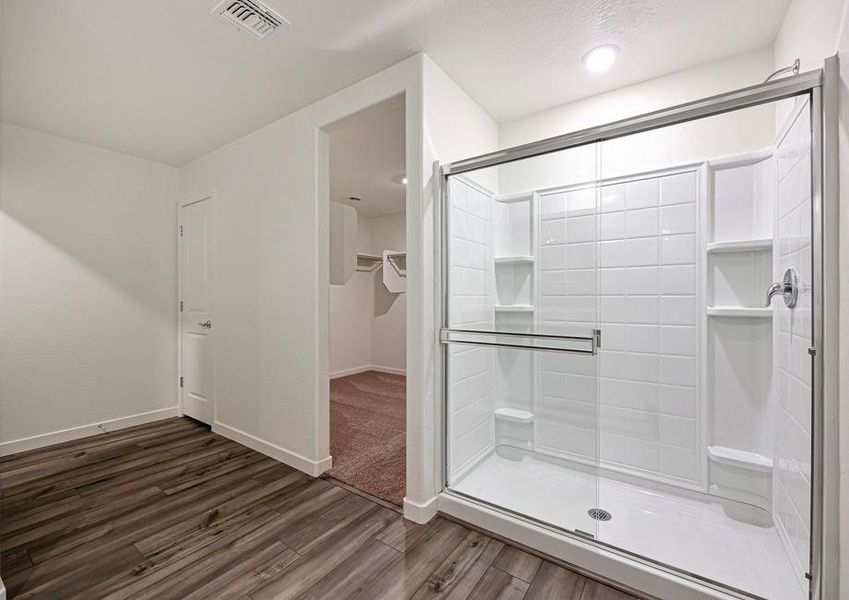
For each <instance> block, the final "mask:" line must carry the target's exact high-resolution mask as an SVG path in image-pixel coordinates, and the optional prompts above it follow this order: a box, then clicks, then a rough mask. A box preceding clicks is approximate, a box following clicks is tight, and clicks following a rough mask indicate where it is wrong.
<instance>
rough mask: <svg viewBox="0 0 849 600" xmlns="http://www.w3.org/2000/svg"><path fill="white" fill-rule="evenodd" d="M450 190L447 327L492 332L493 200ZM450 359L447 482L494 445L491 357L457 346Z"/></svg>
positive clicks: (457, 183)
mask: <svg viewBox="0 0 849 600" xmlns="http://www.w3.org/2000/svg"><path fill="white" fill-rule="evenodd" d="M449 185H450V190H449V195H450V199H451V200H450V202H451V204H450V225H449V227H450V234H449V235H450V237H449V244H450V248H449V264H450V267H449V274H448V277H449V281H448V286H449V288H448V289H449V294H450V297H449V307H448V310H449V325H450V326H451V327H455V328H464V327H465V328H476V327H484V328H487V327H492V321H493V307H494V304H495V281H494V275H493V244H492V232H493V227H492V209H493V206H492V205H493V201H492V196H491V195H490V194H487V193H485V192H484V190H482V189H481V188H479V187H477V186H475V185H473V184H471V183H469V182H467V181H465V180H464V179H462V178H459V177H452V178H451V179H450V182H449ZM448 353H449V354H448V358H449V368H448V377H449V386H450V389H449V396H448V400H449V411H450V412H449V428H450V445H451V448H450V452H449V476H450V479H451V481H455V480H456V479H457V478H458V477H459V476H461V474H462V473H463V471H464V470H465V468H467V467H468V466H469V465H470V464H471V463H473V462H474V461H475V459H476V458H478V457H479V456H481V455H483V454H484V453H485V452H486V451H487V450H488V449H489V448H491V447H492V444H493V438H494V423H493V410H494V405H493V389H492V381H493V365H494V352H493V350H492V349H490V348H477V347H473V346H459V345H455V346H449V350H448Z"/></svg>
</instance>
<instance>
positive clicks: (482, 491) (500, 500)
mask: <svg viewBox="0 0 849 600" xmlns="http://www.w3.org/2000/svg"><path fill="white" fill-rule="evenodd" d="M450 488H451V489H452V490H454V491H456V492H459V493H461V494H464V495H466V496H470V497H472V498H477V499H479V500H482V501H484V502H486V503H488V504H493V505H497V506H502V507H504V508H505V509H508V510H509V511H512V512H515V513H519V514H522V515H525V516H527V517H529V518H532V519H534V520H536V521H540V522H543V523H547V524H549V525H553V526H555V527H558V528H561V529H566V530H572V531H575V530H577V531H579V532H580V533H581V534H583V535H586V534H587V533H589V534H590V536H591V537H592V538H594V539H596V540H598V541H600V542H603V543H605V544H609V545H611V546H615V547H617V548H620V549H622V550H625V551H627V552H630V553H633V554H637V555H639V556H643V557H645V558H647V559H649V560H652V561H656V562H659V563H663V564H666V565H668V566H671V567H673V568H675V569H679V570H681V571H684V572H687V573H691V574H694V575H697V576H699V577H703V578H706V579H710V580H713V581H716V582H720V583H722V584H724V585H727V586H730V587H733V588H737V589H739V590H743V591H745V592H747V593H750V594H754V595H757V596H761V597H764V598H770V599H771V600H800V599H801V598H805V597H807V592H806V591H804V590H803V587H802V583H801V581H800V579H799V578H797V577H796V575H795V573H797V572H798V568H797V567H796V566H795V565H794V564H793V563H792V562H791V560H790V558H789V557H788V554H787V552H786V550H785V547H784V545H783V543H782V540H781V538H780V537H779V533H778V530H777V528H776V527H775V526H774V525H772V523H771V520H770V519H768V518H766V519H764V520H763V522H762V523H760V524H753V523H750V522H744V521H740V520H737V519H735V518H732V517H730V516H728V514H727V511H726V508H727V507H728V504H729V503H730V502H731V501H728V500H721V501H720V500H719V499H717V498H714V497H711V496H709V495H707V494H696V493H693V492H691V491H686V492H683V493H681V494H678V493H675V492H674V491H672V490H664V489H661V487H660V486H656V485H654V484H647V485H646V486H640V485H638V484H636V483H634V482H625V481H620V480H617V479H613V478H612V477H606V476H604V475H597V474H596V473H595V472H593V471H590V470H587V469H586V468H581V467H579V466H576V467H574V468H573V467H570V466H569V465H568V463H566V462H565V461H561V460H556V459H555V460H552V459H550V458H548V457H546V456H541V455H536V454H535V453H533V452H529V451H516V450H515V449H512V448H511V449H509V452H502V451H500V450H499V451H493V452H491V453H490V454H489V455H488V456H487V457H486V458H484V459H483V460H482V461H481V462H479V463H478V464H477V465H476V466H475V467H474V468H473V469H472V470H470V471H468V472H467V473H466V474H465V475H464V476H463V478H462V479H461V480H460V481H459V482H457V483H455V484H453V485H451V486H450ZM731 503H732V504H733V502H731ZM597 507H604V510H605V511H606V512H607V513H609V514H612V515H614V518H612V519H610V520H607V521H601V520H596V519H594V518H593V517H592V516H591V515H590V513H591V512H592V511H593V510H594V509H596V508H597Z"/></svg>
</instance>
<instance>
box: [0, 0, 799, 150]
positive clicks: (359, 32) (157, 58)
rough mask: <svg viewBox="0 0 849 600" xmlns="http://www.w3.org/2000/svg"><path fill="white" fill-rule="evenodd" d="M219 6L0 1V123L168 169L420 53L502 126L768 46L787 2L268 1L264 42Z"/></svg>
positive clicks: (161, 1)
mask: <svg viewBox="0 0 849 600" xmlns="http://www.w3.org/2000/svg"><path fill="white" fill-rule="evenodd" d="M216 2H217V0H180V1H179V2H175V1H174V0H61V1H58V0H2V5H1V6H2V15H0V27H2V40H0V53H2V57H0V68H2V71H0V87H2V89H0V116H2V118H3V120H5V121H8V122H11V123H14V124H17V125H21V126H24V127H30V128H33V129H38V130H41V131H46V132H48V133H54V134H57V135H62V136H66V137H69V138H73V139H77V140H80V141H84V142H88V143H93V144H97V145H100V146H104V147H107V148H111V149H114V150H118V151H121V152H126V153H129V154H134V155H137V156H142V157H146V158H150V159H153V160H157V161H160V162H164V163H169V164H174V165H180V164H183V163H185V162H187V161H189V160H191V159H194V158H196V157H198V156H200V155H202V154H204V153H206V152H209V151H210V150H212V149H214V148H216V147H218V146H220V145H222V144H224V143H227V142H229V141H231V140H233V139H235V138H237V137H239V136H242V135H244V134H246V133H248V132H250V131H252V130H254V129H256V128H258V127H260V126H262V125H265V124H267V123H270V122H271V121H274V120H275V119H277V118H279V117H281V116H283V115H285V114H288V113H290V112H292V111H294V110H296V109H298V108H300V107H303V106H305V105H307V104H309V103H311V102H313V101H315V100H317V99H318V98H321V97H323V96H325V95H327V94H329V93H332V92H334V91H336V90H338V89H341V88H343V87H345V86H347V85H350V84H351V83H354V82H355V81H358V80H360V79H362V78H363V77H366V76H368V75H370V74H373V73H375V72H377V71H379V70H381V69H383V68H386V67H388V66H389V65H391V64H394V63H396V62H398V61H399V60H401V59H403V58H406V57H407V56H410V55H412V54H414V53H416V52H419V51H425V52H427V53H428V54H430V56H431V57H432V58H433V59H434V60H435V61H436V63H437V64H439V65H440V66H441V67H442V68H443V69H445V71H446V72H447V73H448V74H449V75H450V76H451V77H453V78H454V79H455V80H456V81H457V82H458V83H459V84H460V86H462V87H463V88H464V89H465V90H466V91H467V92H468V93H469V94H470V95H471V96H472V97H473V98H475V99H476V100H477V101H478V102H479V103H480V104H481V105H482V106H483V107H484V108H485V109H486V110H487V111H488V112H489V113H490V114H491V115H492V116H493V117H494V118H495V119H496V120H499V121H500V120H505V119H510V118H514V117H517V116H520V115H522V114H527V113H529V112H534V111H537V110H540V109H543V108H548V107H551V106H554V105H557V104H562V103H564V102H568V101H571V100H575V99H577V98H581V97H585V96H589V95H592V94H596V93H599V92H602V91H607V90H610V89H614V88H617V87H621V86H623V85H628V84H631V83H635V82H637V81H642V80H645V79H649V78H652V77H657V76H659V75H663V74H666V73H669V72H672V71H676V70H680V69H683V68H687V67H690V66H693V65H696V64H700V63H704V62H708V61H711V60H714V59H717V58H721V57H724V56H728V55H731V54H735V53H738V52H743V51H746V50H751V49H754V48H758V47H762V46H765V45H768V44H770V43H772V41H773V40H774V38H775V35H776V33H777V32H778V29H779V27H780V24H781V20H782V18H783V15H784V13H785V12H786V10H787V5H788V3H789V0H745V1H742V2H741V1H740V0H712V1H710V2H696V1H694V0H568V1H567V0H521V1H519V0H309V1H304V0H269V3H270V4H271V5H273V6H274V7H275V8H276V9H277V10H278V11H279V12H280V13H281V14H283V15H284V16H285V17H287V18H288V19H289V20H290V21H292V23H293V27H292V28H291V29H290V30H288V31H285V32H282V33H278V34H276V35H275V36H272V37H271V38H269V39H267V40H265V41H264V42H261V43H257V42H254V41H253V40H252V39H250V38H248V37H247V36H246V35H243V34H240V33H239V32H237V31H236V30H234V29H231V28H230V27H228V26H226V25H225V24H224V23H223V22H220V21H219V20H217V19H216V18H214V17H212V16H211V15H209V10H210V9H211V8H212V6H214V5H215V4H216ZM606 42H613V43H616V44H618V45H619V46H621V48H622V53H621V60H620V61H619V62H618V63H617V65H616V66H615V67H614V69H613V70H612V71H611V72H609V73H606V74H604V75H596V76H591V75H589V74H586V73H584V71H583V70H582V69H581V66H580V58H581V56H582V55H583V53H584V52H585V51H586V50H588V49H589V48H592V47H594V46H596V45H598V44H601V43H606Z"/></svg>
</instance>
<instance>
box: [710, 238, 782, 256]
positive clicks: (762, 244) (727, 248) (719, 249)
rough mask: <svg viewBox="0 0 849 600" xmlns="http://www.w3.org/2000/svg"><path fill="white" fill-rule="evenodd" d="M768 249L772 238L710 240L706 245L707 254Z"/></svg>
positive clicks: (770, 246) (770, 247)
mask: <svg viewBox="0 0 849 600" xmlns="http://www.w3.org/2000/svg"><path fill="white" fill-rule="evenodd" d="M770 249H772V238H761V239H756V240H733V241H729V242H711V243H709V244H708V245H707V251H708V254H719V253H724V252H755V251H758V250H770Z"/></svg>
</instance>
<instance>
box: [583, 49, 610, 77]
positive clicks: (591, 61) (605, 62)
mask: <svg viewBox="0 0 849 600" xmlns="http://www.w3.org/2000/svg"><path fill="white" fill-rule="evenodd" d="M617 54H619V46H616V45H614V44H605V45H603V46H598V47H597V48H593V49H592V50H590V51H589V52H587V53H586V54H584V57H583V58H582V59H581V62H582V63H584V68H585V69H586V70H587V71H589V72H591V73H603V72H605V71H607V70H608V69H609V68H610V67H612V66H613V63H615V62H616V55H617Z"/></svg>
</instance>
